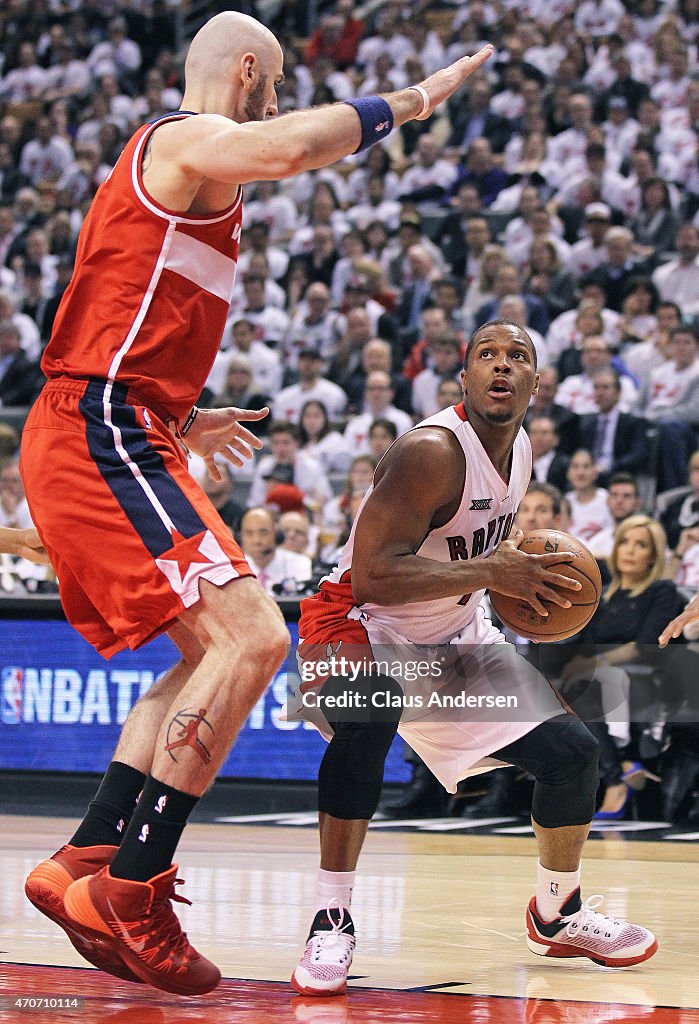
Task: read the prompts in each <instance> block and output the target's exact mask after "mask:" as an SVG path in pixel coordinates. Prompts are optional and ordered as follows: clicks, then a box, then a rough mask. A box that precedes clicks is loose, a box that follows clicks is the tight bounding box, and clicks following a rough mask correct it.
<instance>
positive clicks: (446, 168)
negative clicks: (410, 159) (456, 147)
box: [400, 133, 457, 203]
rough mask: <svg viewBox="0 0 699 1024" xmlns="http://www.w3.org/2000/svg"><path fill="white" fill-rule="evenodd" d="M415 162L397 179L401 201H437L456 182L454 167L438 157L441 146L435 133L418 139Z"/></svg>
mask: <svg viewBox="0 0 699 1024" xmlns="http://www.w3.org/2000/svg"><path fill="white" fill-rule="evenodd" d="M416 149H417V161H416V163H414V164H413V166H412V167H410V168H409V169H408V170H407V171H406V172H405V174H404V175H403V177H402V178H401V180H400V194H401V199H402V200H403V202H409V201H411V200H412V201H413V202H416V203H419V202H422V201H430V202H437V201H439V200H441V198H442V196H444V195H445V194H446V193H447V192H448V191H449V189H450V188H451V186H452V185H453V184H454V182H455V181H456V174H457V171H456V167H455V166H454V164H453V163H451V162H450V161H449V160H444V159H440V154H441V152H442V147H441V146H440V145H439V143H438V141H437V139H436V138H435V136H434V135H431V134H429V133H428V134H426V135H421V136H420V137H419V139H418V140H417V147H416Z"/></svg>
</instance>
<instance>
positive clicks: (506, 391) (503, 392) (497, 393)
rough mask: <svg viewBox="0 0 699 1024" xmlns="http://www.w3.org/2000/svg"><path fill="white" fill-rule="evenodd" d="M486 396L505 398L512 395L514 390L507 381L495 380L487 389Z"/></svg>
mask: <svg viewBox="0 0 699 1024" xmlns="http://www.w3.org/2000/svg"><path fill="white" fill-rule="evenodd" d="M488 394H489V395H491V396H493V397H497V398H505V397H507V396H508V395H513V394H514V389H513V387H512V385H511V384H510V383H509V381H506V380H496V381H493V383H492V384H491V385H490V387H489V388H488Z"/></svg>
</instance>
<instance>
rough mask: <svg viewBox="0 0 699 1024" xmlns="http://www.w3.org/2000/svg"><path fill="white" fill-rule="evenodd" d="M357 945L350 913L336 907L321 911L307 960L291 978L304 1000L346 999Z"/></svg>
mask: <svg viewBox="0 0 699 1024" xmlns="http://www.w3.org/2000/svg"><path fill="white" fill-rule="evenodd" d="M356 941H357V940H356V939H355V937H354V923H353V921H352V918H351V917H350V913H349V911H348V910H346V909H345V908H344V907H341V906H339V904H338V905H335V906H333V905H332V903H331V905H330V906H328V907H327V909H326V910H319V911H318V913H317V914H316V916H315V918H314V919H313V924H312V925H311V930H310V932H309V935H308V941H307V942H306V948H305V950H304V953H303V957H302V958H301V961H300V963H299V965H298V967H297V968H296V970H295V971H294V973H293V974H292V976H291V984H292V985H293V987H294V988H295V989H296V991H297V992H300V993H301V995H304V996H339V995H343V994H344V993H345V992H346V991H347V974H348V972H349V969H350V966H351V964H352V957H353V955H354V947H355V945H356Z"/></svg>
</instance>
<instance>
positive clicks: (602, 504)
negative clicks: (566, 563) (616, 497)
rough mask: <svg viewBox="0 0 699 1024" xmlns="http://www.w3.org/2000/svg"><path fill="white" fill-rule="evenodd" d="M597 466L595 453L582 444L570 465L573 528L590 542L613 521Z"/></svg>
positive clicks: (578, 535) (569, 494)
mask: <svg viewBox="0 0 699 1024" xmlns="http://www.w3.org/2000/svg"><path fill="white" fill-rule="evenodd" d="M596 479H597V467H596V466H595V463H594V460H593V458H592V455H591V453H590V452H589V451H588V450H587V449H586V448H579V449H578V451H577V452H575V454H574V455H573V457H572V459H571V460H570V465H569V466H568V482H569V483H570V486H571V488H572V489H571V490H570V491H569V492H568V498H569V499H570V505H571V509H572V519H571V523H570V529H569V532H570V533H572V535H573V536H574V537H577V538H578V540H581V541H582V542H583V544H586V543H587V542H588V541H589V540H590V538H591V537H594V535H595V534H596V533H597V532H598V531H599V530H605V529H606V528H607V527H608V526H611V525H612V516H611V513H610V511H609V508H608V506H607V492H606V490H605V489H604V487H597V486H596V485H595V480H596Z"/></svg>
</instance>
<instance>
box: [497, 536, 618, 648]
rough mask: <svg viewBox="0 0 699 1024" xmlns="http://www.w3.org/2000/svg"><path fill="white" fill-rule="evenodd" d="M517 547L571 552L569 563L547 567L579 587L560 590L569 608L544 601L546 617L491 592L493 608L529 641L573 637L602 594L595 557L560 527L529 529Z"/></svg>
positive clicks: (518, 600)
mask: <svg viewBox="0 0 699 1024" xmlns="http://www.w3.org/2000/svg"><path fill="white" fill-rule="evenodd" d="M519 550H520V551H524V552H525V553H526V554H528V555H547V554H549V553H550V552H553V551H560V552H561V553H562V554H563V553H564V552H565V553H566V554H572V555H574V556H575V557H574V559H573V561H572V562H564V561H561V562H560V563H559V562H553V563H552V564H550V565H549V566H548V568H549V569H550V570H551V571H552V572H556V573H559V574H560V575H561V576H568V577H570V578H571V579H576V580H578V582H579V583H581V584H582V587H581V589H580V590H565V591H564V590H560V591H559V593H562V594H565V596H566V597H567V599H568V600H569V601H570V602H571V607H570V608H561V607H560V606H559V605H557V604H553V603H552V602H551V601H543V602H542V603H543V604H544V605H545V606H546V608H547V610H548V613H549V614H548V616H547V617H546V618H544V616H543V615H539V614H538V613H537V612H535V611H534V609H533V608H532V606H531V605H529V604H527V602H526V601H523V600H522V598H519V597H506V596H505V595H504V594H496V593H491V594H490V603H491V605H492V607H493V611H494V612H495V613H496V615H497V616H498V618H499V619H500V620H501V621H502V622H503V623H504V624H505V625H506V626H509V628H510V629H512V630H514V632H515V633H517V634H518V635H519V636H522V637H526V639H528V640H538V641H539V642H540V643H553V642H554V641H555V640H565V639H566V638H567V637H569V636H574V634H575V633H578V632H579V631H580V630H581V629H582V628H583V626H586V625H587V623H588V622H589V621H590V619H591V618H592V616H593V615H594V614H595V611H596V610H597V605H598V604H599V601H600V597H601V596H602V577H601V576H600V571H599V566H598V565H597V562H596V561H595V559H594V557H593V556H592V554H591V553H590V552H589V551H588V549H587V548H586V547H585V545H584V544H582V543H581V542H580V541H579V540H576V539H575V537H571V536H570V534H568V533H563V532H562V531H561V530H532V531H531V532H530V533H527V534H525V536H524V539H523V540H522V543H521V544H520V545H519Z"/></svg>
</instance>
